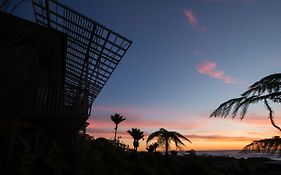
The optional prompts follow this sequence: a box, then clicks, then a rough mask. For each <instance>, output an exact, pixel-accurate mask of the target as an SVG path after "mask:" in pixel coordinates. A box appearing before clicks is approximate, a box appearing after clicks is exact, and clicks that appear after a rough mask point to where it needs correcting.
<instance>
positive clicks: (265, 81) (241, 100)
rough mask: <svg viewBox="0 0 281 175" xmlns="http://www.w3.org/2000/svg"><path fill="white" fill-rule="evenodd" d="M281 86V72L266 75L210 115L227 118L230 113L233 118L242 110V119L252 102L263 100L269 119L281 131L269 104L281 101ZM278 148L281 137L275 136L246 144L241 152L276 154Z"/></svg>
mask: <svg viewBox="0 0 281 175" xmlns="http://www.w3.org/2000/svg"><path fill="white" fill-rule="evenodd" d="M280 87H281V73H275V74H271V75H269V76H266V77H264V78H262V79H261V80H259V81H257V82H255V83H254V84H252V85H251V86H250V87H249V88H248V90H247V91H245V92H244V93H243V94H241V96H240V97H238V98H234V99H230V100H228V101H226V102H224V103H222V104H221V105H220V106H219V107H218V108H217V109H216V110H215V111H214V112H213V113H212V114H211V115H210V117H224V118H226V117H227V116H228V115H229V114H230V115H232V118H235V117H236V115H237V113H238V112H240V116H241V117H240V119H241V120H242V119H243V118H244V117H245V115H246V113H247V110H248V107H249V105H250V104H254V103H258V102H260V101H263V103H264V105H265V107H266V109H267V110H268V112H269V119H270V122H271V124H272V126H273V127H274V128H276V129H278V130H279V131H281V128H280V127H279V126H278V125H277V124H276V123H275V121H274V116H273V109H272V107H271V106H270V104H269V102H270V101H271V102H274V103H281V91H280ZM278 150H279V153H281V139H280V138H279V137H273V138H271V139H262V140H257V141H253V142H252V143H251V144H249V145H246V146H245V147H244V148H243V150H242V151H241V152H243V153H267V154H268V153H270V154H274V153H275V152H276V151H278Z"/></svg>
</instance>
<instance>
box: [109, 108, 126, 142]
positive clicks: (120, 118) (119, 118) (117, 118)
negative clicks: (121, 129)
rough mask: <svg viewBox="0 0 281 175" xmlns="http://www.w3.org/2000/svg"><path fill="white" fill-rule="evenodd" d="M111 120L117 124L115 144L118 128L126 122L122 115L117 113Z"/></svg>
mask: <svg viewBox="0 0 281 175" xmlns="http://www.w3.org/2000/svg"><path fill="white" fill-rule="evenodd" d="M110 118H111V120H112V121H113V122H114V123H115V128H114V129H115V134H114V143H115V142H116V133H117V128H118V124H119V123H121V122H122V121H124V120H126V118H124V117H123V116H122V115H121V114H118V113H115V114H114V115H111V117H110Z"/></svg>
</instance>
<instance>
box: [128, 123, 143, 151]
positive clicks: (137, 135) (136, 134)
mask: <svg viewBox="0 0 281 175" xmlns="http://www.w3.org/2000/svg"><path fill="white" fill-rule="evenodd" d="M127 132H128V133H129V134H130V135H131V136H132V137H133V139H134V141H133V146H134V150H135V151H138V147H139V140H140V139H143V137H144V133H143V131H141V130H140V129H137V128H132V129H131V130H128V131H127Z"/></svg>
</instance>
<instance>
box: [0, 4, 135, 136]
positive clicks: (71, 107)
mask: <svg viewBox="0 0 281 175" xmlns="http://www.w3.org/2000/svg"><path fill="white" fill-rule="evenodd" d="M32 3H33V9H34V15H35V19H36V23H33V22H30V21H27V20H24V19H21V18H19V17H15V16H12V15H10V14H6V13H4V12H0V81H1V86H0V115H1V117H0V128H1V131H3V132H4V131H5V130H6V129H7V128H11V127H17V128H20V129H22V130H28V129H30V128H37V129H39V130H40V132H41V133H45V134H46V133H47V134H48V135H51V136H56V137H60V138H64V137H68V136H69V137H71V136H73V135H74V134H75V133H78V131H79V130H81V129H83V128H84V127H85V126H86V120H87V119H88V117H89V115H90V113H91V107H92V104H93V102H94V100H95V98H96V97H97V95H98V94H99V93H100V91H101V89H102V88H103V86H104V85H105V83H106V82H107V80H108V79H109V77H110V76H111V74H112V72H113V71H114V69H115V68H116V66H117V65H118V63H119V62H120V60H121V59H122V57H123V56H124V54H125V53H126V51H127V50H128V48H129V47H130V45H131V41H129V40H128V39H126V38H125V37H123V36H121V35H119V34H117V33H115V32H113V31H112V30H110V29H108V28H106V27H104V26H103V25H100V24H99V23H97V22H95V21H94V20H92V19H90V18H88V17H85V16H83V15H81V14H80V13H78V12H76V11H74V10H72V9H70V8H68V7H66V6H65V5H63V4H60V3H58V2H57V1H53V0H46V1H40V0H38V1H37V0H33V1H32Z"/></svg>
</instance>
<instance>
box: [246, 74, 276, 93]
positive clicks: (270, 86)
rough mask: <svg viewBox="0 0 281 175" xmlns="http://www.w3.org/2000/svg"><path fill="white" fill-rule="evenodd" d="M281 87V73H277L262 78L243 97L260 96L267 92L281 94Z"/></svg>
mask: <svg viewBox="0 0 281 175" xmlns="http://www.w3.org/2000/svg"><path fill="white" fill-rule="evenodd" d="M280 86H281V73H275V74H271V75H268V76H266V77H264V78H262V79H261V80H260V81H257V82H255V83H254V84H252V85H251V86H250V87H249V88H248V90H247V91H246V92H244V93H243V94H242V96H249V95H260V94H263V93H265V92H267V93H273V92H279V91H280Z"/></svg>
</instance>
